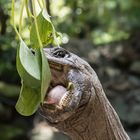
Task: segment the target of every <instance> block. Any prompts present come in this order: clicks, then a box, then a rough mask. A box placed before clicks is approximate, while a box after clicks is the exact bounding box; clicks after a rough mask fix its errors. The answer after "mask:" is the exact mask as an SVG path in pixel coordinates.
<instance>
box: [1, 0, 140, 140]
mask: <svg viewBox="0 0 140 140" xmlns="http://www.w3.org/2000/svg"><path fill="white" fill-rule="evenodd" d="M46 3H47V9H48V12H49V14H50V15H51V18H52V21H53V23H54V25H55V27H56V28H57V31H60V32H61V34H62V44H64V45H63V46H64V47H66V48H67V49H70V50H71V51H73V52H75V53H77V54H78V55H80V56H81V57H84V58H85V59H86V60H87V61H88V62H89V63H90V64H91V65H92V66H93V67H94V68H95V69H96V71H97V73H98V75H99V77H100V79H101V82H102V83H103V86H104V87H105V88H106V91H107V93H108V94H107V95H108V97H109V99H110V101H111V102H112V103H113V105H114V107H115V108H116V109H117V110H118V113H119V115H120V117H121V120H122V122H123V124H124V126H125V128H126V130H127V132H128V133H129V135H130V136H131V138H132V140H139V139H140V119H139V115H140V98H139V96H140V89H139V85H140V42H139V37H140V1H139V0H104V1H103V0H77V1H70V0H59V1H57V0H46ZM19 7H20V5H19V2H18V1H17V3H16V8H17V11H16V17H17V18H18V16H19V14H18V8H19ZM10 11H11V1H10V0H6V1H5V0H0V138H1V139H2V140H16V139H19V138H20V139H26V140H27V139H31V140H34V139H37V140H39V138H38V137H37V138H36V137H35V134H36V133H37V132H38V131H39V130H42V131H43V130H46V131H47V132H48V133H47V137H48V140H50V139H51V136H53V140H55V139H56V138H58V137H59V136H60V139H62V135H61V134H59V133H58V132H56V131H55V132H54V133H52V130H50V128H48V127H47V129H46V127H45V125H44V124H41V125H40V123H39V120H40V119H38V117H34V116H32V117H27V118H25V117H21V116H20V115H18V113H17V112H16V111H15V109H14V105H15V102H16V100H17V97H18V94H19V85H20V80H19V77H18V75H17V71H16V67H15V57H16V48H17V47H18V45H19V43H18V40H17V37H16V35H15V32H14V30H13V28H12V27H11V25H10ZM25 22H28V21H25ZM23 26H24V25H23ZM22 35H23V37H24V39H25V41H26V42H28V27H27V26H24V28H23V30H22ZM67 43H68V45H67ZM109 82H110V83H111V84H110V83H109ZM107 84H108V85H107ZM116 85H118V86H116ZM122 85H123V86H122ZM128 113H129V115H128ZM36 126H37V127H38V128H40V129H39V130H38V129H37V128H36ZM39 132H40V131H39ZM40 133H41V132H40ZM40 133H39V134H40ZM51 134H54V135H51ZM40 135H41V134H40ZM49 136H50V138H49ZM63 139H66V138H64V137H63Z"/></svg>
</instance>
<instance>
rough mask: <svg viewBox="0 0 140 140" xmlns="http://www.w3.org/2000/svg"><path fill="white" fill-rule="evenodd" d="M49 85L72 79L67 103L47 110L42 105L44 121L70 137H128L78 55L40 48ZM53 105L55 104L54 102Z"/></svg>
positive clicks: (105, 139) (94, 139) (95, 139)
mask: <svg viewBox="0 0 140 140" xmlns="http://www.w3.org/2000/svg"><path fill="white" fill-rule="evenodd" d="M44 51H45V53H46V57H47V58H48V61H49V64H50V67H51V72H52V82H51V84H52V85H53V87H55V86H57V85H63V86H64V87H67V86H68V83H69V82H71V83H73V86H74V87H73V89H72V91H71V92H72V96H70V98H71V100H70V101H69V100H68V102H67V106H61V108H60V107H59V105H58V104H57V105H58V108H57V107H56V109H55V110H50V109H48V108H47V106H46V107H45V105H43V106H42V107H41V114H42V115H43V116H44V117H45V118H46V119H47V122H48V123H49V124H50V125H51V126H54V127H56V128H58V129H59V130H60V131H61V132H63V133H65V134H67V135H68V136H69V137H70V138H71V139H72V140H130V138H129V136H128V135H127V134H126V132H125V130H124V129H123V127H122V124H121V122H120V119H119V117H118V115H117V114H116V112H115V110H114V109H113V107H112V106H111V104H110V103H109V101H108V99H107V98H106V95H105V93H104V91H103V88H102V86H101V84H100V81H99V80H98V77H97V75H96V73H95V71H94V70H93V69H92V68H91V67H90V65H89V64H88V63H87V62H85V61H84V60H83V59H81V58H80V57H78V56H76V55H74V54H72V53H70V52H68V51H66V50H64V49H62V48H50V49H44ZM57 105H55V106H57Z"/></svg>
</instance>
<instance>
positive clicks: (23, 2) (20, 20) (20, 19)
mask: <svg viewBox="0 0 140 140" xmlns="http://www.w3.org/2000/svg"><path fill="white" fill-rule="evenodd" d="M24 5H25V0H23V1H22V4H21V11H20V18H19V34H21V28H22V18H23V10H24Z"/></svg>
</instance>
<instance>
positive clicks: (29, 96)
mask: <svg viewBox="0 0 140 140" xmlns="http://www.w3.org/2000/svg"><path fill="white" fill-rule="evenodd" d="M39 105H40V92H39V91H38V90H37V89H34V88H30V87H28V86H26V85H25V84H24V83H22V87H21V92H20V96H19V99H18V101H17V103H16V110H17V111H18V112H19V113H20V114H21V115H24V116H30V115H32V114H33V113H35V111H36V110H37V109H38V107H39Z"/></svg>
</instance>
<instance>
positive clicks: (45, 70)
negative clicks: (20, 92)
mask: <svg viewBox="0 0 140 140" xmlns="http://www.w3.org/2000/svg"><path fill="white" fill-rule="evenodd" d="M40 52H41V59H42V74H41V102H43V100H44V97H45V95H46V91H47V89H48V87H49V84H50V81H51V72H50V68H49V64H48V61H47V58H46V56H45V53H44V50H43V48H40Z"/></svg>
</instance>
